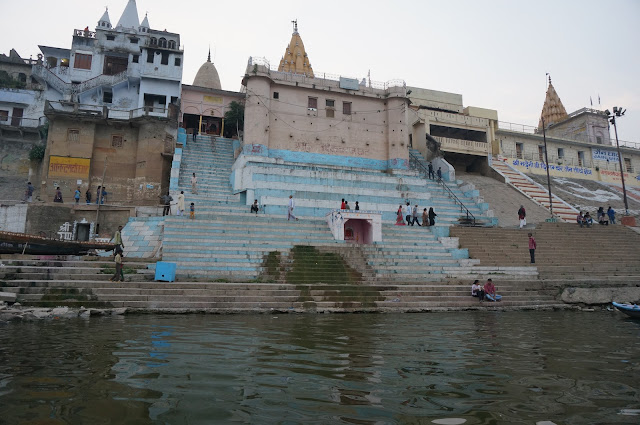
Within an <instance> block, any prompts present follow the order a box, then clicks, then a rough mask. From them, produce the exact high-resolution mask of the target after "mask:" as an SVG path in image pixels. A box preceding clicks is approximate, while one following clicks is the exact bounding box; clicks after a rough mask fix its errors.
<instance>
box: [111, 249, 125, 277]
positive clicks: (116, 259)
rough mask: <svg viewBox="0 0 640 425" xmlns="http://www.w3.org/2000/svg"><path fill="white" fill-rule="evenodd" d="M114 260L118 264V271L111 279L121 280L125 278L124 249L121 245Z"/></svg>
mask: <svg viewBox="0 0 640 425" xmlns="http://www.w3.org/2000/svg"><path fill="white" fill-rule="evenodd" d="M113 261H114V262H115V265H116V272H115V273H114V274H113V277H112V278H111V279H109V280H110V281H111V282H120V281H122V280H124V276H123V273H122V250H121V249H120V247H116V250H115V255H114V257H113Z"/></svg>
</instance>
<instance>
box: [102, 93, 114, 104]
mask: <svg viewBox="0 0 640 425" xmlns="http://www.w3.org/2000/svg"><path fill="white" fill-rule="evenodd" d="M102 102H104V103H112V102H113V92H110V91H105V92H103V93H102Z"/></svg>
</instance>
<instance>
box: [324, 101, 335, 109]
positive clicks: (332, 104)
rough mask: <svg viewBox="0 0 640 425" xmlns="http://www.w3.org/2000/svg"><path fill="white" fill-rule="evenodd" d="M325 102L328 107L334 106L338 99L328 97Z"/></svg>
mask: <svg viewBox="0 0 640 425" xmlns="http://www.w3.org/2000/svg"><path fill="white" fill-rule="evenodd" d="M325 103H326V105H327V108H333V107H335V104H336V101H335V100H333V99H327V100H326V101H325Z"/></svg>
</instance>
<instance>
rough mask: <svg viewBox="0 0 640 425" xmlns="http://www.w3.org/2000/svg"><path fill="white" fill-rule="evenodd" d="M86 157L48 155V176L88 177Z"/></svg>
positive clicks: (88, 164) (88, 161)
mask: <svg viewBox="0 0 640 425" xmlns="http://www.w3.org/2000/svg"><path fill="white" fill-rule="evenodd" d="M90 164H91V160H90V159H88V158H68V157H63V156H51V157H49V178H54V177H64V178H68V179H82V180H88V179H89V166H90Z"/></svg>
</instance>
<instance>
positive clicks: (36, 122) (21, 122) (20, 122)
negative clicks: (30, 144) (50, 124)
mask: <svg viewBox="0 0 640 425" xmlns="http://www.w3.org/2000/svg"><path fill="white" fill-rule="evenodd" d="M46 122H47V119H46V118H45V117H40V118H23V117H14V116H12V115H9V116H3V115H0V125H2V126H9V127H22V128H25V127H26V128H37V127H40V126H41V125H44V124H45V123H46Z"/></svg>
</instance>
